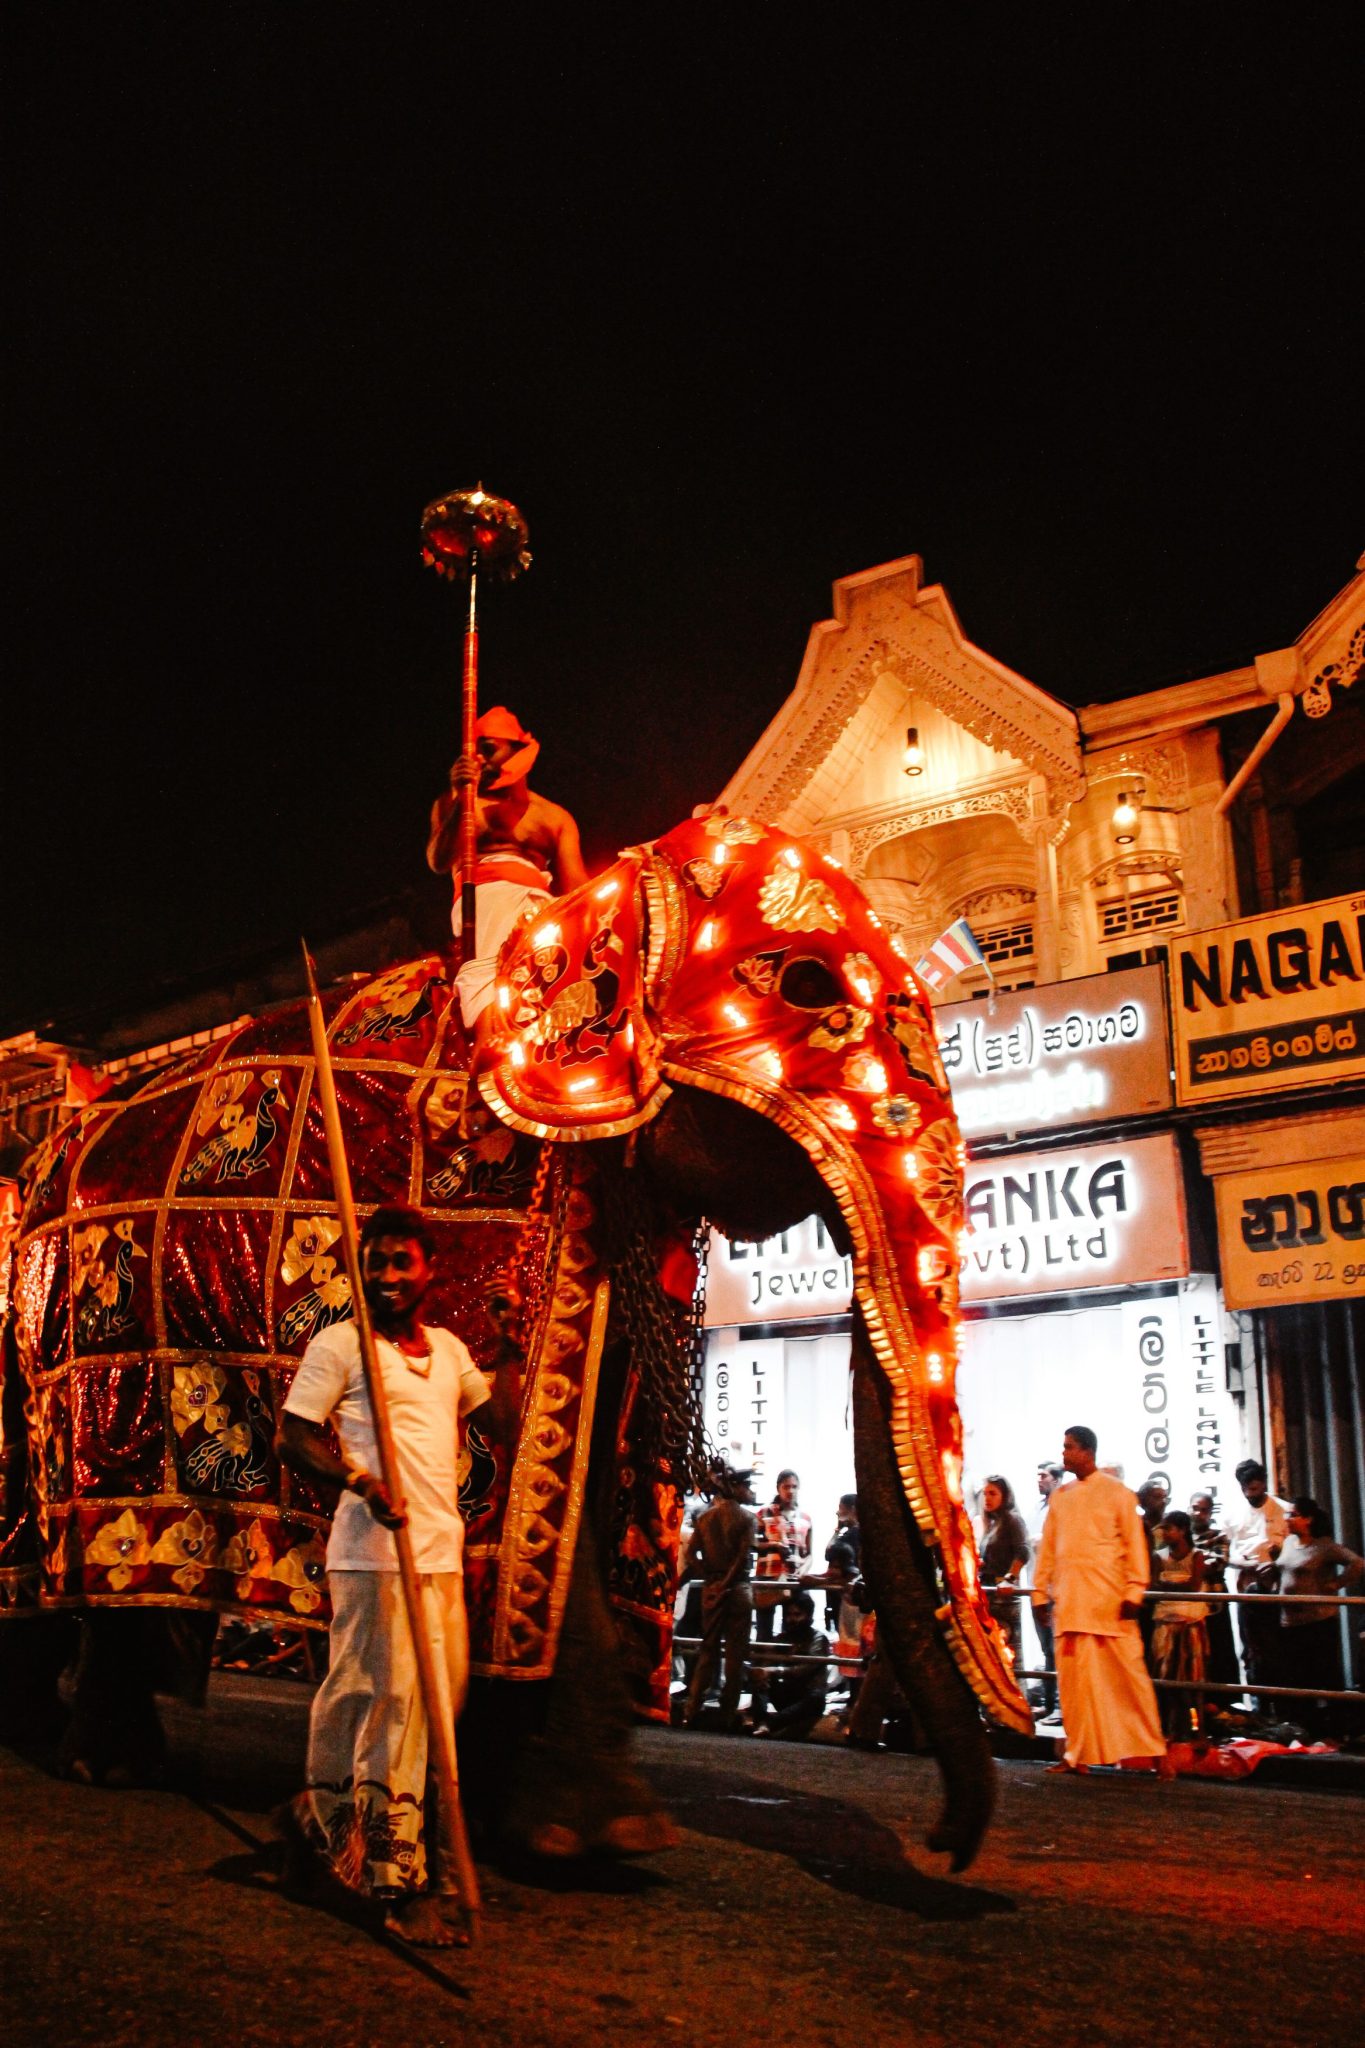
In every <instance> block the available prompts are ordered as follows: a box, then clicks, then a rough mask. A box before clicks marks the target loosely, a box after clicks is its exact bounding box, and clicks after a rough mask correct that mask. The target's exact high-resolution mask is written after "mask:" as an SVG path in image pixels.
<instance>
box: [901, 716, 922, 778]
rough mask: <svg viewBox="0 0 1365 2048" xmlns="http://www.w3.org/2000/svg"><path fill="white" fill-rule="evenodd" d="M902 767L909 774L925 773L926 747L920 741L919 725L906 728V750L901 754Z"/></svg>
mask: <svg viewBox="0 0 1365 2048" xmlns="http://www.w3.org/2000/svg"><path fill="white" fill-rule="evenodd" d="M901 767H902V768H903V769H904V770H905V772H906V774H907V775H923V773H924V749H923V747H922V746H921V745H920V743H919V727H918V726H917V725H911V726H907V728H906V733H905V752H904V754H902V756H901Z"/></svg>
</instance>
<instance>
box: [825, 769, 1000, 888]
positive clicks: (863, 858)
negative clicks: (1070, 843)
mask: <svg viewBox="0 0 1365 2048" xmlns="http://www.w3.org/2000/svg"><path fill="white" fill-rule="evenodd" d="M992 812H995V813H997V814H998V815H1000V816H1003V817H1006V818H1009V819H1010V820H1011V822H1012V823H1013V824H1015V825H1017V826H1018V827H1019V830H1020V831H1021V832H1022V831H1023V830H1024V828H1025V826H1026V825H1027V824H1028V822H1029V793H1028V790H1027V788H1026V787H1025V785H1024V784H1023V783H1021V782H1015V783H1007V784H1006V785H1005V786H1004V787H1003V788H1002V789H981V790H977V791H976V792H975V794H973V795H971V796H955V797H944V798H943V799H942V800H941V801H939V802H937V803H924V804H910V805H907V807H906V808H905V809H904V810H900V811H893V812H892V813H891V815H890V817H887V818H879V819H877V821H876V822H875V824H871V825H862V826H860V827H859V828H858V829H857V830H856V831H853V832H850V833H849V835H848V836H849V860H850V867H851V870H852V872H853V874H854V875H855V876H859V875H861V874H862V872H863V869H864V867H865V866H866V864H867V858H868V855H869V854H870V853H871V852H872V850H873V848H874V847H877V846H884V845H885V844H886V842H887V840H888V839H902V838H905V837H907V836H908V835H909V834H910V833H912V832H924V831H926V830H927V829H928V828H929V826H931V825H948V824H951V823H953V821H954V820H955V819H958V818H980V817H985V816H988V815H989V814H990V813H992Z"/></svg>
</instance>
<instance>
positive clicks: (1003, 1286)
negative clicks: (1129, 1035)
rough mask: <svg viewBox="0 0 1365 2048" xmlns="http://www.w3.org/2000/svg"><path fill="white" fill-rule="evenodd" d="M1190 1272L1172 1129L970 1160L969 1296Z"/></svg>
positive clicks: (1005, 1295) (965, 1287)
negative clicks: (1125, 1139)
mask: <svg viewBox="0 0 1365 2048" xmlns="http://www.w3.org/2000/svg"><path fill="white" fill-rule="evenodd" d="M1188 1272H1189V1252H1188V1246H1187V1241H1186V1234H1185V1196H1184V1188H1183V1184H1182V1181H1181V1174H1180V1159H1179V1154H1178V1153H1177V1150H1176V1143H1175V1139H1174V1138H1173V1137H1172V1136H1171V1135H1170V1134H1169V1133H1165V1134H1163V1135H1161V1136H1159V1137H1152V1138H1137V1139H1134V1140H1132V1141H1131V1142H1130V1143H1127V1144H1121V1143H1114V1144H1102V1145H1083V1146H1072V1147H1066V1146H1061V1147H1058V1148H1057V1149H1056V1150H1053V1151H1050V1152H1020V1153H1015V1154H1014V1155H1012V1156H1011V1157H1008V1158H1001V1159H986V1160H977V1161H973V1162H971V1163H970V1164H969V1165H968V1168H967V1183H966V1229H965V1230H964V1232H963V1237H962V1299H963V1300H964V1302H974V1301H1002V1300H1011V1299H1013V1298H1015V1297H1016V1296H1019V1295H1028V1294H1069V1293H1071V1292H1072V1291H1073V1290H1075V1289H1077V1288H1085V1287H1122V1286H1135V1285H1138V1284H1139V1283H1141V1282H1143V1281H1151V1280H1173V1279H1178V1278H1181V1277H1183V1276H1184V1275H1185V1274H1187V1273H1188Z"/></svg>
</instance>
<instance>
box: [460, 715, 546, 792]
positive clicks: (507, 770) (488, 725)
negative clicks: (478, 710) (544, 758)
mask: <svg viewBox="0 0 1365 2048" xmlns="http://www.w3.org/2000/svg"><path fill="white" fill-rule="evenodd" d="M474 737H475V739H479V740H484V739H487V740H520V742H521V745H520V746H519V747H518V748H517V751H516V753H515V754H511V755H509V756H508V758H507V760H506V761H504V762H503V764H502V773H501V775H499V777H498V779H497V781H496V782H495V783H493V785H492V787H493V788H494V789H510V788H511V787H512V784H513V783H514V782H520V781H521V779H522V777H523V776H524V775H529V774H530V772H531V770H532V768H533V767H534V766H535V759H536V755H537V754H538V753H539V752H540V741H539V740H533V739H532V737H531V735H530V733H529V732H523V731H522V729H521V721H520V720H519V719H517V718H514V717H513V715H512V713H511V712H510V711H509V710H508V709H507V707H506V705H504V704H494V705H493V706H492V707H491V708H490V709H489V710H487V711H485V712H484V714H483V717H482V718H481V719H480V720H479V721H478V724H477V725H476V726H475V727H474Z"/></svg>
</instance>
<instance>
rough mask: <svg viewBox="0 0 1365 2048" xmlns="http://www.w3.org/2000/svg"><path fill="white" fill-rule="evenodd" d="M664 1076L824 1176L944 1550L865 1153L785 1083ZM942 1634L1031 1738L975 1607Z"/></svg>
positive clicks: (714, 1072) (932, 1439)
mask: <svg viewBox="0 0 1365 2048" xmlns="http://www.w3.org/2000/svg"><path fill="white" fill-rule="evenodd" d="M663 1072H664V1074H665V1075H666V1076H667V1077H668V1079H670V1080H671V1081H674V1082H678V1083H685V1084H688V1085H691V1086H693V1087H696V1088H701V1089H704V1090H707V1091H709V1092H710V1093H711V1094H715V1095H724V1096H728V1097H729V1099H730V1100H731V1101H734V1102H738V1103H741V1104H742V1105H743V1106H744V1107H745V1108H748V1109H752V1110H754V1111H755V1112H756V1113H757V1114H759V1115H761V1116H763V1117H765V1118H767V1119H769V1120H770V1121H771V1122H773V1123H775V1124H777V1126H778V1127H779V1129H781V1130H784V1131H785V1132H786V1133H787V1135H788V1137H790V1138H793V1139H795V1141H796V1143H797V1144H799V1145H800V1146H801V1148H802V1150H803V1151H804V1152H805V1153H806V1154H807V1156H808V1157H809V1158H810V1160H811V1161H812V1163H813V1164H814V1165H815V1166H816V1167H818V1169H819V1172H820V1175H821V1178H822V1179H823V1180H824V1182H825V1184H826V1186H827V1187H829V1189H830V1190H831V1192H832V1193H833V1195H834V1197H835V1200H836V1201H837V1202H838V1204H839V1212H840V1214H841V1216H842V1217H843V1219H844V1222H845V1223H846V1224H847V1226H848V1231H849V1235H850V1237H851V1239H852V1241H853V1249H854V1274H855V1282H854V1294H855V1299H856V1300H857V1303H858V1307H859V1309H860V1310H861V1312H862V1315H863V1320H864V1323H865V1325H866V1328H867V1333H868V1340H869V1342H870V1343H871V1346H872V1350H873V1354H874V1356H875V1357H876V1359H877V1362H878V1364H879V1365H880V1367H881V1369H882V1371H883V1372H884V1373H885V1375H886V1379H887V1383H888V1385H889V1387H890V1390H891V1397H892V1400H891V1433H892V1446H893V1449H894V1451H895V1456H896V1465H897V1469H898V1471H899V1473H900V1477H901V1485H902V1488H903V1490H904V1493H905V1498H906V1500H907V1502H908V1504H909V1507H910V1511H911V1513H912V1514H913V1516H914V1518H915V1523H916V1526H917V1527H918V1528H919V1530H920V1533H921V1534H922V1536H923V1537H924V1540H925V1542H926V1543H927V1544H928V1545H929V1546H930V1547H931V1548H932V1549H936V1550H942V1548H943V1533H942V1532H943V1528H944V1526H945V1524H950V1523H951V1521H952V1519H953V1518H954V1517H955V1515H956V1508H955V1504H954V1503H953V1501H952V1500H951V1499H950V1498H949V1496H948V1492H947V1488H946V1486H945V1484H944V1479H943V1470H942V1465H941V1462H940V1451H939V1445H938V1441H937V1438H936V1436H935V1434H934V1431H933V1428H932V1425H931V1424H930V1422H929V1420H928V1418H927V1416H926V1415H925V1413H924V1410H923V1405H922V1401H921V1398H920V1392H919V1388H918V1386H917V1385H916V1382H915V1378H914V1374H913V1372H912V1370H911V1367H910V1365H909V1364H907V1361H914V1360H918V1358H919V1357H920V1344H919V1339H918V1337H917V1335H916V1333H915V1328H914V1324H913V1322H912V1320H911V1317H910V1314H909V1311H908V1308H907V1306H906V1302H905V1297H904V1293H903V1289H902V1285H901V1275H900V1269H899V1262H898V1260H897V1259H896V1257H895V1254H894V1251H893V1249H892V1246H891V1243H890V1239H889V1238H888V1236H887V1233H886V1229H885V1225H884V1223H883V1221H882V1216H881V1206H880V1203H879V1202H878V1201H877V1198H876V1194H875V1190H874V1189H873V1187H872V1185H871V1183H870V1181H869V1180H868V1178H867V1175H866V1173H865V1171H864V1169H863V1167H862V1164H861V1162H860V1160H859V1159H858V1156H857V1153H856V1151H855V1150H854V1148H853V1147H852V1146H851V1145H849V1144H848V1143H847V1142H846V1141H845V1140H844V1139H843V1138H842V1137H841V1136H840V1135H839V1134H838V1133H837V1132H836V1131H835V1130H834V1129H833V1128H831V1127H830V1126H829V1125H828V1124H826V1123H825V1122H824V1121H823V1120H822V1119H821V1118H819V1117H818V1116H817V1115H816V1113H815V1112H814V1111H813V1110H811V1109H810V1108H809V1107H808V1106H807V1105H806V1104H805V1103H804V1102H803V1101H802V1099H801V1098H800V1097H799V1096H797V1095H794V1094H791V1093H789V1092H782V1091H780V1090H779V1088H778V1087H777V1086H776V1085H775V1084H774V1085H773V1086H771V1087H770V1086H768V1085H767V1084H765V1083H763V1082H761V1081H759V1080H757V1079H756V1078H755V1076H754V1074H753V1073H752V1071H751V1070H740V1071H736V1070H734V1069H732V1068H730V1067H728V1066H727V1065H726V1064H725V1063H724V1062H722V1061H718V1060H698V1061H687V1060H665V1061H664V1063H663ZM941 1626H942V1628H943V1634H944V1639H945V1642H946V1643H947V1646H948V1650H949V1653H950V1654H951V1656H952V1658H953V1661H954V1662H955V1663H956V1664H957V1666H958V1669H959V1670H960V1671H961V1672H962V1675H963V1677H964V1678H965V1679H966V1680H967V1683H968V1684H969V1685H970V1686H971V1689H972V1691H973V1692H974V1693H975V1695H976V1697H977V1699H978V1700H979V1701H980V1702H981V1704H982V1706H984V1707H985V1708H986V1710H987V1712H988V1713H989V1714H990V1715H991V1716H992V1718H993V1719H995V1720H998V1721H1000V1722H1002V1723H1003V1724H1004V1725H1005V1726H1006V1727H1009V1728H1013V1729H1016V1730H1017V1731H1018V1732H1019V1733H1020V1734H1030V1733H1031V1732H1032V1728H1033V1717H1032V1715H1031V1714H1030V1712H1029V1710H1028V1707H1027V1705H1026V1703H1025V1702H1024V1700H1023V1698H1022V1695H1021V1694H1020V1693H1019V1691H1018V1688H1017V1687H1016V1686H1015V1684H1014V1682H1013V1679H1012V1677H1011V1676H1010V1675H1009V1673H1008V1671H1007V1669H1006V1666H1005V1664H1004V1662H1003V1659H1002V1654H1001V1652H1000V1650H999V1649H998V1648H997V1647H996V1645H995V1643H994V1642H993V1641H992V1639H991V1637H990V1636H988V1635H987V1633H986V1631H985V1629H984V1628H983V1627H982V1625H981V1622H980V1621H979V1619H978V1617H977V1615H976V1613H975V1611H974V1609H973V1607H972V1605H971V1603H970V1601H969V1600H967V1599H966V1598H961V1597H959V1596H957V1595H956V1593H953V1595H952V1604H951V1609H950V1610H949V1611H948V1613H947V1614H946V1616H944V1617H943V1618H942V1619H941Z"/></svg>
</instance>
